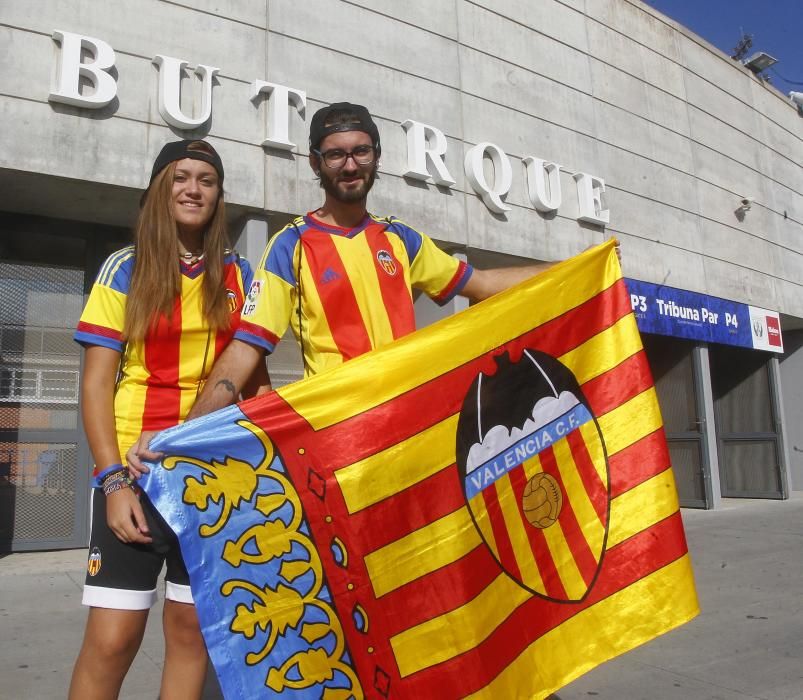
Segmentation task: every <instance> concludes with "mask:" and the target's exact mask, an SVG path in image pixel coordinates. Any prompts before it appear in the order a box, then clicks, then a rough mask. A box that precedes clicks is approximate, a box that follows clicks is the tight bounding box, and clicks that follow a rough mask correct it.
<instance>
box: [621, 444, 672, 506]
mask: <svg viewBox="0 0 803 700" xmlns="http://www.w3.org/2000/svg"><path fill="white" fill-rule="evenodd" d="M608 462H609V463H610V467H611V471H610V473H611V498H615V497H616V496H620V495H622V494H623V493H625V492H626V491H629V490H630V489H632V488H633V487H634V486H638V485H639V484H641V483H643V482H645V481H647V480H648V479H652V477H654V476H656V475H657V474H660V473H661V472H662V471H664V470H666V469H668V468H669V467H670V466H671V460H670V458H669V449H668V448H667V445H666V439H665V438H664V429H663V428H658V430H656V431H654V432H652V433H650V434H649V435H647V436H645V437H643V438H641V440H639V441H638V442H634V443H633V444H632V445H629V446H628V447H625V449H623V450H620V451H619V452H617V453H616V454H615V455H612V456H610V457H609V458H608Z"/></svg>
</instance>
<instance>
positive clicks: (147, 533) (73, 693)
mask: <svg viewBox="0 0 803 700" xmlns="http://www.w3.org/2000/svg"><path fill="white" fill-rule="evenodd" d="M226 245H227V232H226V212H225V206H224V202H223V163H222V162H221V160H220V156H219V155H218V154H217V152H216V151H215V150H214V149H213V148H212V147H211V146H210V145H209V144H208V143H206V142H205V141H178V142H173V143H168V144H167V145H166V146H165V147H164V148H163V149H162V150H161V152H160V153H159V156H158V157H157V158H156V161H155V163H154V166H153V171H152V173H151V179H150V183H149V185H148V189H147V190H146V191H145V193H144V194H143V197H142V200H141V210H140V214H139V219H138V221H137V226H136V230H135V235H134V245H133V246H131V247H129V248H125V249H123V250H121V251H118V252H117V253H114V254H113V255H111V256H110V257H109V258H108V259H107V260H106V262H105V263H104V265H103V266H102V267H101V270H100V273H99V275H98V278H97V280H96V282H95V284H94V286H93V288H92V292H91V294H90V296H89V301H88V302H87V305H86V308H85V309H84V312H83V314H82V316H81V320H80V322H79V324H78V330H77V332H76V334H75V337H76V340H77V341H78V342H80V343H82V344H83V345H84V346H85V347H86V357H85V363H84V374H83V379H82V394H81V396H82V414H83V423H84V429H85V431H86V434H87V438H88V439H89V445H90V447H91V449H92V454H93V457H94V459H95V465H96V466H95V472H94V474H93V479H94V483H93V485H94V486H95V489H94V493H93V517H92V534H91V539H90V544H89V551H90V556H89V564H88V567H87V577H86V584H85V587H84V596H83V603H84V604H85V605H88V606H90V611H89V616H88V619H87V626H86V631H85V634H84V642H83V646H82V648H81V652H80V654H79V656H78V660H77V661H76V665H75V669H74V671H73V677H72V683H71V686H70V698H72V699H74V700H78V699H79V698H80V700H86V699H87V698H116V697H117V694H118V693H119V691H120V687H121V685H122V682H123V679H124V678H125V675H126V673H127V671H128V668H129V666H130V665H131V662H132V661H133V659H134V656H135V655H136V653H137V650H138V649H139V646H140V643H141V641H142V635H143V633H144V631H145V623H146V620H147V617H148V610H149V608H150V607H151V606H152V605H153V604H154V602H155V600H156V580H157V577H158V575H159V572H160V570H161V568H162V565H163V564H164V563H165V562H166V564H167V574H166V577H165V581H166V590H165V599H166V600H165V604H164V617H163V626H164V635H165V663H164V671H163V674H162V685H161V692H160V697H161V698H162V700H171V699H172V698H182V699H183V698H193V697H200V694H201V691H202V687H203V683H204V677H205V674H206V667H207V655H206V647H205V645H204V641H203V637H202V636H201V632H200V628H199V625H198V619H197V616H196V614H195V606H194V605H193V604H192V594H191V592H190V586H189V577H188V575H187V570H186V568H185V566H184V563H183V561H182V558H181V552H180V550H179V547H178V543H177V541H176V538H175V535H173V533H172V532H171V531H170V530H169V528H168V527H167V525H166V524H165V523H164V521H162V520H161V518H160V517H159V515H158V513H156V511H155V510H154V509H153V507H152V506H151V505H150V504H149V502H148V501H147V499H146V498H145V497H144V496H143V495H142V494H141V493H140V492H139V490H138V489H136V487H132V486H131V485H130V482H129V480H128V478H127V471H126V469H125V466H124V465H123V460H122V459H121V457H122V455H124V454H125V453H126V450H127V449H128V448H129V447H130V446H131V445H133V444H134V443H135V442H136V440H137V439H138V438H139V436H140V433H142V432H143V431H156V430H161V429H163V428H167V427H169V426H171V425H175V424H176V423H179V422H181V421H182V420H183V419H184V417H185V416H186V414H187V412H188V411H189V410H190V408H191V407H192V404H193V401H194V400H195V398H196V397H197V395H198V392H199V390H200V387H201V385H202V383H203V381H204V379H205V378H206V376H207V375H208V374H209V371H210V370H211V368H212V365H213V364H214V362H215V359H216V357H217V356H218V355H219V354H220V353H221V352H222V350H223V348H225V346H226V345H227V343H228V342H229V340H230V339H231V336H232V334H233V332H234V329H235V328H236V325H237V320H238V318H239V315H240V310H241V309H242V305H243V298H244V293H243V290H247V289H248V287H249V285H250V283H251V270H250V267H249V266H248V264H247V263H246V261H245V260H242V259H241V258H239V257H238V256H237V255H236V254H233V253H231V252H229V251H228V250H227V249H226ZM263 382H264V383H266V382H267V375H266V374H265V373H264V367H262V368H261V371H260V374H259V376H255V377H253V378H252V382H251V386H250V389H251V391H250V392H249V393H255V390H256V388H257V386H259V385H260V384H262V383H263Z"/></svg>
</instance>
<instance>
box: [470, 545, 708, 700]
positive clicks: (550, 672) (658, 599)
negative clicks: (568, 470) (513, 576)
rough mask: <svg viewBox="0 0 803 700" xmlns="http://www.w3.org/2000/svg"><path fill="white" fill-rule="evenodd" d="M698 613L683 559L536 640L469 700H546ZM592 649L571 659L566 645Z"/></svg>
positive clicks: (688, 568)
mask: <svg viewBox="0 0 803 700" xmlns="http://www.w3.org/2000/svg"><path fill="white" fill-rule="evenodd" d="M699 612H700V609H699V606H698V604H697V594H696V592H695V589H694V580H693V578H692V570H691V562H690V560H689V556H688V554H686V555H684V556H683V557H681V558H680V559H678V560H676V561H674V562H672V563H670V564H668V565H667V566H665V567H663V568H661V569H659V570H658V571H655V572H654V573H652V574H650V575H649V576H646V577H644V578H642V579H640V580H638V581H636V582H635V583H633V584H631V585H630V586H628V587H627V588H625V589H623V590H621V591H619V592H617V593H614V594H613V595H611V596H609V597H608V598H605V600H601V601H600V602H599V603H597V604H596V605H593V606H591V607H590V608H586V609H585V610H583V611H581V612H579V613H577V614H576V615H574V616H573V617H571V618H569V619H568V620H566V621H565V622H563V623H562V624H561V625H560V626H559V627H556V628H555V629H553V630H550V631H549V632H547V633H546V634H544V635H543V636H541V637H539V638H538V639H537V640H535V641H534V642H533V643H532V644H530V646H528V647H527V648H526V649H525V650H524V651H523V652H522V653H521V654H519V656H518V657H516V659H515V660H514V661H513V662H512V663H511V664H510V665H509V666H507V667H506V668H505V669H504V670H503V671H502V673H500V674H499V675H498V676H497V677H496V678H494V680H493V681H492V682H491V683H489V684H488V685H487V686H485V687H484V688H483V689H482V690H480V691H478V692H476V693H474V694H472V695H470V696H468V697H470V698H472V699H474V700H498V698H516V697H519V692H520V690H521V688H533V687H536V688H538V689H539V690H540V691H541V693H540V694H539V695H537V696H534V697H545V696H547V695H548V694H549V693H552V692H554V691H556V690H558V689H559V688H562V687H563V686H564V685H566V684H567V683H569V682H570V681H572V680H574V679H575V678H577V677H579V676H581V675H582V674H584V673H585V672H586V671H589V670H590V669H592V668H594V667H595V666H598V665H599V664H601V663H603V662H604V661H608V660H609V659H612V658H614V657H615V656H619V654H623V653H624V652H626V651H629V650H630V649H633V648H634V647H636V646H638V645H639V644H643V643H644V642H645V641H648V640H650V639H653V638H654V637H657V636H658V635H660V634H663V633H665V632H668V631H669V630H671V629H674V628H675V627H679V626H680V625H682V624H684V623H685V622H688V621H689V620H691V619H692V618H693V617H694V616H695V615H697V614H698V613H699ZM589 634H593V635H594V637H595V643H594V644H589V645H588V646H587V648H586V651H585V653H584V654H583V655H582V656H578V655H577V654H576V653H572V646H571V640H574V639H582V638H584V637H587V636H588V635H589Z"/></svg>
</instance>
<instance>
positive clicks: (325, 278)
mask: <svg viewBox="0 0 803 700" xmlns="http://www.w3.org/2000/svg"><path fill="white" fill-rule="evenodd" d="M339 279H340V275H339V274H338V273H337V272H335V271H334V270H333V269H332V268H331V267H327V268H326V269H325V270H324V271H323V274H322V275H321V284H328V283H329V282H334V281H335V280H339Z"/></svg>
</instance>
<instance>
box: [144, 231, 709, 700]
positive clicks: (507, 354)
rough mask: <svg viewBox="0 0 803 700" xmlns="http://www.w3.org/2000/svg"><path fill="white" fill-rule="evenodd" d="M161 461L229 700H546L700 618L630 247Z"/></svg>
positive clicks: (165, 509)
mask: <svg viewBox="0 0 803 700" xmlns="http://www.w3.org/2000/svg"><path fill="white" fill-rule="evenodd" d="M154 446H155V447H156V448H157V449H160V450H163V451H164V452H165V454H166V455H167V456H166V457H165V458H164V459H163V460H162V463H161V466H159V467H156V468H154V469H153V470H151V474H150V475H149V477H148V479H147V481H146V484H145V488H146V491H147V493H148V494H149V496H150V498H151V499H152V500H153V501H154V503H155V504H156V506H157V507H158V508H159V510H160V511H161V512H162V514H163V515H164V517H165V518H166V520H167V521H168V523H169V524H170V525H171V526H172V527H173V529H174V530H175V531H176V533H177V534H178V536H179V539H180V542H181V548H182V551H183V553H184V558H185V560H186V563H187V567H188V569H189V572H190V576H191V580H192V588H193V594H194V596H195V600H196V603H197V607H198V614H199V617H200V620H201V624H202V627H203V630H204V634H205V636H206V640H207V644H208V647H209V650H210V654H211V657H212V660H213V663H214V665H215V668H216V670H217V672H218V675H219V677H220V681H221V686H222V688H223V691H224V693H225V695H226V697H227V698H326V699H328V700H339V699H343V700H345V698H350V697H355V698H362V697H368V698H413V699H415V700H418V699H420V698H438V699H439V700H442V699H444V698H459V697H475V698H493V699H497V698H542V697H545V696H546V695H548V694H549V693H551V692H552V691H554V690H556V689H558V688H560V687H561V686H563V685H564V684H566V683H568V682H569V681H571V680H572V679H574V678H576V677H577V676H579V675H580V674H582V673H583V672H585V671H587V670H589V669H591V668H593V667H594V666H596V665H597V664H600V663H602V662H603V661H605V660H607V659H610V658H611V657H614V656H616V655H617V654H621V653H622V652H624V651H627V650H628V649H632V648H633V647H635V646H637V645H639V644H642V643H644V642H646V641H648V640H650V639H652V638H654V637H656V636H657V635H659V634H662V633H663V632H666V631H667V630H670V629H672V628H673V627H676V626H678V625H680V624H682V623H684V622H686V621H687V620H689V619H691V618H692V617H694V616H695V615H696V614H697V612H698V605H697V597H696V593H695V589H694V582H693V579H692V571H691V565H690V562H689V555H688V552H687V547H686V541H685V538H684V534H683V526H682V523H681V518H680V513H679V511H678V501H677V495H676V491H675V484H674V480H673V476H672V469H671V466H670V463H669V453H668V451H667V447H666V442H665V440H664V434H663V428H662V425H661V417H660V413H659V410H658V402H657V400H656V394H655V389H654V387H653V382H652V378H651V376H650V371H649V368H648V366H647V361H646V358H645V355H644V351H643V349H642V346H641V341H640V339H639V334H638V331H637V329H636V322H635V320H634V317H633V315H632V313H631V309H630V302H629V297H628V294H627V291H626V289H625V286H624V283H623V281H622V277H621V273H620V270H619V265H618V261H617V259H616V255H615V252H614V247H613V243H607V244H604V245H601V246H598V247H597V248H594V249H592V250H589V251H587V252H585V253H583V254H581V255H579V256H578V257H576V258H573V259H571V260H568V261H566V262H563V263H560V264H558V265H556V266H555V267H553V268H552V269H550V270H549V271H548V272H547V273H545V274H543V275H540V276H539V277H537V278H534V279H532V280H529V281H527V282H525V283H522V284H520V285H518V286H516V287H514V288H512V289H510V290H509V291H507V292H505V293H502V294H499V295H497V296H495V297H493V298H491V299H489V300H487V301H485V302H483V303H481V304H478V305H476V306H474V307H472V308H470V309H469V310H467V311H464V312H463V313H460V314H458V315H456V316H453V317H451V318H449V319H446V320H444V321H441V322H439V323H437V324H435V325H433V326H430V327H428V328H426V329H424V330H421V331H419V332H417V333H414V334H413V335H410V336H408V337H406V338H404V339H402V340H400V341H398V342H395V343H393V344H392V345H389V346H387V347H385V348H382V349H380V350H377V351H375V352H372V353H369V354H367V355H364V356H362V357H359V358H357V359H355V360H352V361H350V362H347V363H346V364H344V365H343V366H341V367H338V368H336V369H333V370H330V371H327V372H325V373H322V374H320V375H317V376H315V377H312V378H310V379H307V380H304V381H301V382H298V383H296V384H292V385H290V386H287V387H283V388H282V389H280V390H278V391H276V392H274V393H271V394H269V395H267V396H264V397H261V398H258V399H254V400H251V401H246V402H244V403H242V404H240V405H238V406H233V407H230V408H228V409H225V410H223V411H219V412H217V413H215V414H212V415H209V416H207V417H205V418H202V419H199V420H196V421H192V422H190V423H188V424H186V425H184V426H180V427H177V428H173V429H170V430H168V431H166V432H164V433H162V434H161V435H160V436H159V437H158V438H157V441H156V442H155V443H154Z"/></svg>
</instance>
